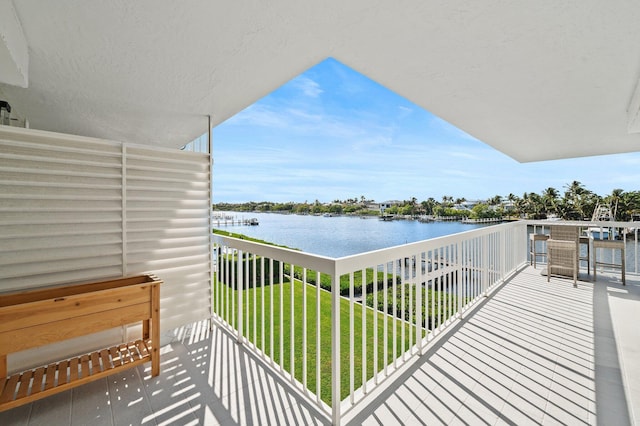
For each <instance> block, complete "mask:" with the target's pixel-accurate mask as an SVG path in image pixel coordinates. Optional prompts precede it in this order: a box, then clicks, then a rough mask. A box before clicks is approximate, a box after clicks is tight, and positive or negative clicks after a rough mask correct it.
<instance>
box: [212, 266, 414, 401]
mask: <svg viewBox="0 0 640 426" xmlns="http://www.w3.org/2000/svg"><path fill="white" fill-rule="evenodd" d="M304 287H306V301H307V309H306V312H307V321H306V330H307V387H308V388H309V389H310V390H311V391H312V392H313V393H316V287H315V286H314V285H310V284H307V285H306V286H303V284H302V283H301V282H300V281H298V280H294V284H293V300H294V306H293V347H294V351H295V356H294V375H295V377H296V379H298V380H299V381H300V382H303V354H302V348H303V329H304V328H305V327H303V298H304V297H305V296H304V295H303V288H304ZM263 290H264V292H263ZM291 290H292V288H291V283H290V282H289V281H288V280H287V278H286V277H285V281H284V282H283V283H282V284H274V285H272V286H269V285H266V286H264V287H257V288H255V289H253V288H250V289H248V290H245V291H243V292H242V293H243V301H242V305H243V323H244V324H243V335H244V336H245V337H247V338H248V339H249V340H250V341H251V342H253V343H254V344H255V345H256V346H257V347H258V348H259V349H261V350H262V351H264V352H265V353H266V354H267V355H269V356H270V357H271V358H272V359H273V360H275V362H276V363H278V364H280V365H281V366H283V368H284V369H285V370H286V371H289V372H290V371H291V361H290V348H291V345H292V339H291V324H292V320H291ZM219 291H221V292H222V297H221V298H219ZM254 292H255V297H256V303H255V305H256V306H255V312H256V315H255V317H256V327H255V330H254V318H253V317H254V315H253V313H254ZM272 292H273V329H271V325H270V320H269V318H270V316H271V311H272V308H271V298H272V296H271V295H272ZM281 292H283V294H282V300H283V303H282V306H281V303H280V300H281ZM213 293H214V298H213V300H214V312H216V313H217V314H218V315H220V316H221V317H222V318H223V319H225V320H226V321H227V322H229V323H230V324H231V325H232V326H234V327H235V326H236V321H237V312H236V317H233V318H230V317H231V312H232V309H231V305H230V306H229V309H228V312H227V309H226V307H225V308H224V309H221V312H217V309H218V302H219V301H221V302H225V303H226V301H227V300H229V301H231V303H232V304H233V306H235V307H236V309H237V297H238V292H237V291H236V290H234V289H233V288H230V287H228V286H226V285H224V284H221V283H218V282H217V280H215V279H214V288H213ZM263 295H264V322H265V324H264V346H263V335H262V328H263V327H262V318H263V311H262V306H263V305H262V300H263V299H262V298H263ZM247 296H248V299H249V300H248V304H247V300H246V297H247ZM353 306H354V314H353V320H354V321H353V322H354V332H353V336H354V348H353V350H354V357H353V366H354V389H358V388H359V387H360V386H362V369H363V365H364V363H363V357H362V319H363V315H362V305H361V304H359V303H354V305H353ZM247 309H248V310H249V313H250V316H249V323H248V324H246V310H247ZM281 310H282V321H281ZM374 315H377V317H378V370H381V369H382V368H383V367H384V359H383V356H384V355H383V354H384V353H383V344H384V337H383V331H384V328H383V320H384V318H385V316H386V315H384V314H383V313H381V312H377V313H374V311H373V310H372V309H370V308H366V314H365V316H366V345H367V359H366V377H367V379H370V378H371V377H373V373H374V372H373V369H374V366H373V340H374V339H373V320H374ZM386 317H387V322H388V334H387V336H388V342H387V348H388V355H387V362H388V363H391V362H393V359H394V352H393V334H392V333H393V327H394V323H395V327H396V332H397V335H396V336H397V337H396V355H395V357H398V356H400V355H401V348H402V344H403V340H402V328H403V327H404V331H405V336H404V348H405V350H408V349H409V332H411V333H413V336H412V337H413V340H415V327H413V326H409V325H408V324H407V323H404V322H402V321H400V320H398V319H396V320H394V319H393V318H391V317H390V316H386ZM349 318H350V315H349V301H348V300H346V299H341V301H340V319H341V321H340V335H341V344H340V353H341V357H340V360H341V363H340V368H341V391H340V394H341V399H344V398H346V397H347V396H348V395H349V393H350V389H349V376H350V374H349V367H350V365H351V362H350V348H349V336H350V335H351V333H350V324H349ZM281 325H282V328H281ZM254 331H255V338H254ZM281 334H282V336H283V346H282V350H283V352H284V357H281V348H280V335H281ZM423 335H424V334H423ZM271 338H273V351H272V348H271ZM320 373H321V374H320V380H321V392H320V396H321V398H322V400H323V401H324V402H326V403H327V404H329V405H330V404H331V294H330V293H328V292H326V291H320Z"/></svg>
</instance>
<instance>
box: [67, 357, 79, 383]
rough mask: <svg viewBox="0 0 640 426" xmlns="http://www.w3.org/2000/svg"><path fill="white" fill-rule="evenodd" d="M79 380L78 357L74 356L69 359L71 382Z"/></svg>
mask: <svg viewBox="0 0 640 426" xmlns="http://www.w3.org/2000/svg"><path fill="white" fill-rule="evenodd" d="M76 380H78V358H72V359H71V360H70V361H69V382H70V383H71V382H75V381H76Z"/></svg>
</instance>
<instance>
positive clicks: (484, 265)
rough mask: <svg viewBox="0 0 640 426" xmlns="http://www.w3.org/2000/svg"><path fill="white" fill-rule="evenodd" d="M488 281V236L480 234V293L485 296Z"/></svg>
mask: <svg viewBox="0 0 640 426" xmlns="http://www.w3.org/2000/svg"><path fill="white" fill-rule="evenodd" d="M488 283H489V236H488V235H483V236H482V293H483V296H484V297H487V295H488V293H487V287H488Z"/></svg>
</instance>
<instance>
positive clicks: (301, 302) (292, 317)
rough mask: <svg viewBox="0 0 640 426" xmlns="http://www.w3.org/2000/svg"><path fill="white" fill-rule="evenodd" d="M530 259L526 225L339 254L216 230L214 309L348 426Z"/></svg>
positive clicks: (240, 338) (242, 339) (243, 339)
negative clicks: (375, 394) (381, 388)
mask: <svg viewBox="0 0 640 426" xmlns="http://www.w3.org/2000/svg"><path fill="white" fill-rule="evenodd" d="M526 261H527V226H526V224H525V223H524V222H515V223H509V224H502V225H495V226H491V227H486V228H481V229H476V230H471V231H467V232H464V233H460V234H455V235H450V236H446V237H440V238H435V239H431V240H426V241H421V242H417V243H411V244H405V245H402V246H398V247H392V248H387V249H382V250H376V251H372V252H368V253H362V254H358V255H353V256H347V257H342V258H338V259H332V258H328V257H323V256H317V255H312V254H307V253H303V252H300V251H296V250H289V249H286V248H281V247H276V246H269V245H265V244H259V243H254V242H250V241H246V240H240V239H235V238H230V237H223V236H218V235H215V236H214V265H215V267H214V274H215V277H214V280H213V281H214V284H213V290H212V304H213V309H212V310H213V315H214V317H215V319H217V320H218V321H219V322H220V323H221V324H222V325H223V326H225V327H229V328H230V329H232V330H233V332H234V333H235V334H236V336H237V339H238V341H239V342H240V343H243V344H246V345H247V346H249V347H251V348H252V349H254V350H256V351H257V353H258V354H259V355H261V356H262V357H264V358H265V360H266V361H267V362H268V363H270V364H271V365H273V366H274V367H275V368H277V369H279V370H280V371H281V372H282V373H283V374H284V375H285V377H287V378H288V379H289V380H290V381H291V383H292V384H294V386H296V387H298V388H299V389H300V390H301V391H302V392H304V393H305V394H307V395H308V396H309V397H310V399H311V400H313V401H315V403H316V404H317V405H318V406H319V407H320V408H321V409H322V410H324V411H325V412H326V413H327V415H330V416H331V418H332V421H333V423H334V424H339V423H340V421H341V418H342V416H344V415H345V414H346V413H348V412H350V411H352V410H353V408H354V407H357V406H358V405H359V404H360V403H361V401H365V400H366V395H367V394H368V393H370V391H371V390H372V389H374V388H375V387H376V386H378V385H379V384H380V383H382V382H383V381H385V380H386V379H387V378H388V377H389V376H391V375H392V374H393V372H394V371H396V370H397V369H399V368H400V367H402V366H403V365H407V364H408V363H409V362H412V360H415V359H417V356H418V355H419V354H421V353H423V351H424V349H425V348H426V347H427V346H428V345H429V343H430V342H431V341H432V340H433V339H434V338H435V337H436V336H438V335H439V334H441V333H442V331H444V330H445V329H446V328H447V327H449V326H450V325H451V324H454V323H455V321H456V319H459V318H462V317H463V315H464V314H465V312H467V311H468V310H470V309H472V308H473V307H474V305H475V304H477V303H478V301H480V300H481V299H482V298H483V296H486V295H487V293H488V291H490V289H491V288H492V287H493V286H495V285H496V284H499V283H501V282H504V280H505V279H507V278H508V277H509V276H510V275H512V274H514V273H515V272H516V271H517V270H518V268H519V267H521V266H523V265H524V264H526Z"/></svg>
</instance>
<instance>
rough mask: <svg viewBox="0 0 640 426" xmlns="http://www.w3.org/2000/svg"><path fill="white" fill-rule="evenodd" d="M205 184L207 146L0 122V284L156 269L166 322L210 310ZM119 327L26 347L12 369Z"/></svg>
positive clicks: (104, 338)
mask: <svg viewBox="0 0 640 426" xmlns="http://www.w3.org/2000/svg"><path fill="white" fill-rule="evenodd" d="M210 182H211V175H210V162H209V155H208V154H202V153H195V152H183V151H178V150H166V149H154V148H149V147H143V146H135V145H127V144H122V143H118V142H112V141H104V140H98V139H91V138H83V137H77V136H70V135H62V134H56V133H50V132H42V131H35V130H26V129H16V128H9V127H5V126H0V292H6V291H9V290H16V289H24V288H31V287H40V286H47V285H54V284H62V283H73V282H86V281H93V280H100V279H103V278H107V277H116V276H122V275H134V274H138V273H143V272H153V273H154V274H156V275H157V276H158V277H160V278H161V279H163V280H164V284H163V285H162V287H161V313H160V314H161V328H162V330H169V329H172V328H175V327H178V326H180V325H184V324H187V323H191V322H193V321H196V320H200V319H203V318H207V317H208V316H209V289H210V277H211V270H210V268H211V265H210V256H209V237H210V229H209V211H210V207H209V202H210V201H209V191H210ZM122 335H123V333H122V330H120V329H118V330H113V331H112V332H108V333H103V334H102V335H98V336H92V337H90V338H80V339H76V340H74V341H73V344H72V345H68V344H67V345H56V346H55V347H51V348H47V349H46V350H42V349H39V350H32V351H25V352H23V353H20V354H16V355H13V356H10V358H9V369H18V368H22V367H23V366H26V365H34V364H38V363H40V362H44V361H46V360H49V359H53V358H57V357H59V356H65V352H69V355H71V354H73V353H77V352H82V351H84V350H87V349H93V348H96V347H100V346H103V345H105V344H110V343H112V342H113V341H116V342H117V341H120V340H121V339H122V338H123V337H122ZM68 346H71V349H68ZM62 348H67V349H62ZM52 357H53V358H52Z"/></svg>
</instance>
